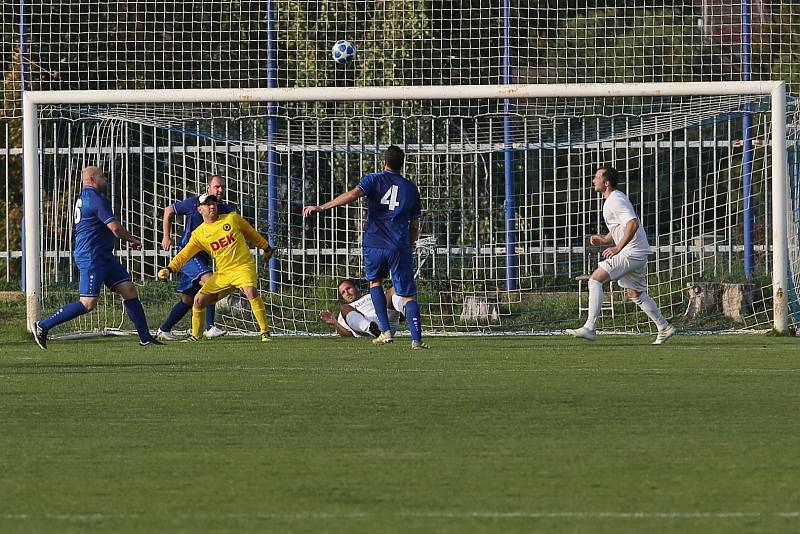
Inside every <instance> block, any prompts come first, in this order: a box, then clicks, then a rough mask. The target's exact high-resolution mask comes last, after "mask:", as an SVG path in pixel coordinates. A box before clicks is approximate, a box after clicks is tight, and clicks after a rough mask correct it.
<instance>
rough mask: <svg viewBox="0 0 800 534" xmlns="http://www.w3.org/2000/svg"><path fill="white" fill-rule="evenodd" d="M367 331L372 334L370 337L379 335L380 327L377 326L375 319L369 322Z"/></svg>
mask: <svg viewBox="0 0 800 534" xmlns="http://www.w3.org/2000/svg"><path fill="white" fill-rule="evenodd" d="M369 333H370V334H372V337H378V336H379V335H381V327H380V326H378V323H376V322H375V321H372V322H371V323H369Z"/></svg>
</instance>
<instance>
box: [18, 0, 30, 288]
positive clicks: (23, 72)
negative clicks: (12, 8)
mask: <svg viewBox="0 0 800 534" xmlns="http://www.w3.org/2000/svg"><path fill="white" fill-rule="evenodd" d="M28 60H29V52H28V34H27V28H26V25H25V0H19V71H20V81H21V84H22V91H23V92H24V91H27V90H29V89H30V84H29V83H28V77H29V76H28ZM24 158H25V151H24V150H23V154H22V159H23V160H24ZM20 166H21V167H22V168H23V173H22V174H23V175H24V174H25V173H24V168H25V163H24V161H21V162H20ZM21 243H22V261H20V262H19V264H20V270H21V272H20V281H21V285H22V287H21V288H20V289H21V290H22V291H27V288H26V276H25V275H26V270H25V261H26V259H27V258H26V255H25V218H24V217H23V218H22V241H21Z"/></svg>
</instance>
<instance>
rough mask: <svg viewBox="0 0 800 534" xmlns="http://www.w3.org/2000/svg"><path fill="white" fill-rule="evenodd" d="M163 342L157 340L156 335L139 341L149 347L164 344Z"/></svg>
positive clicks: (143, 345)
mask: <svg viewBox="0 0 800 534" xmlns="http://www.w3.org/2000/svg"><path fill="white" fill-rule="evenodd" d="M163 344H164V343H162V342H160V341H159V340H157V339H156V338H154V337H153V338H150V340H149V341H140V342H139V345H141V346H142V347H149V346H150V345H163Z"/></svg>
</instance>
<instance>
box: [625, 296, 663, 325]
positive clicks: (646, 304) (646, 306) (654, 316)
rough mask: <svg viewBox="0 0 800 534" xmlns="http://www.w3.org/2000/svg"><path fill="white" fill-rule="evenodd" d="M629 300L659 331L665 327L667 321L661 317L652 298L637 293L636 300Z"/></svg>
mask: <svg viewBox="0 0 800 534" xmlns="http://www.w3.org/2000/svg"><path fill="white" fill-rule="evenodd" d="M631 300H632V301H633V302H635V303H636V304H638V305H639V307H640V308H641V309H642V311H643V312H644V313H645V314H646V315H647V316H648V317H649V318H650V320H651V321H653V322H654V323H656V326H657V327H658V329H659V330H664V329H665V328H666V327H667V325H668V324H669V321H667V319H666V318H665V317H664V316H663V315H661V310H659V309H658V304H656V301H655V300H653V297H651V296H650V295H648V294H647V293H644V292H642V293H639V296H638V297H637V298H635V299H631Z"/></svg>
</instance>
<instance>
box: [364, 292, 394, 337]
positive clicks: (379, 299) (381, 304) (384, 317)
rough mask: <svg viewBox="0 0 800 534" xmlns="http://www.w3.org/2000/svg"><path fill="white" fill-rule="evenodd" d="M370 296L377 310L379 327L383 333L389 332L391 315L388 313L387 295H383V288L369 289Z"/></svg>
mask: <svg viewBox="0 0 800 534" xmlns="http://www.w3.org/2000/svg"><path fill="white" fill-rule="evenodd" d="M369 295H370V297H372V306H373V307H374V308H375V315H377V316H378V326H380V327H381V332H388V331H389V314H388V313H386V295H385V294H384V293H383V287H381V286H375V287H371V288H369Z"/></svg>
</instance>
